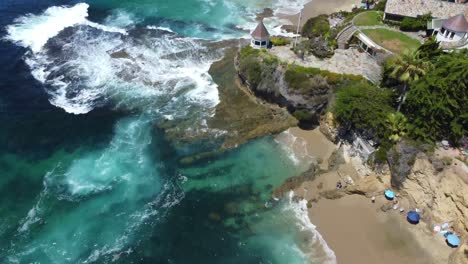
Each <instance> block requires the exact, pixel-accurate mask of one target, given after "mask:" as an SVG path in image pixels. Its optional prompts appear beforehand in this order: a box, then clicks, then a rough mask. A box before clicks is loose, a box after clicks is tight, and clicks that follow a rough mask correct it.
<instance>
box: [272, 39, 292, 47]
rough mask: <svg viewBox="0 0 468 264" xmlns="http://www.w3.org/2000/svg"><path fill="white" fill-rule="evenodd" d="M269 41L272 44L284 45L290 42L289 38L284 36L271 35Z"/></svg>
mask: <svg viewBox="0 0 468 264" xmlns="http://www.w3.org/2000/svg"><path fill="white" fill-rule="evenodd" d="M270 42H271V44H272V45H273V46H285V45H288V44H289V43H291V40H290V39H288V38H284V37H272V38H271V39H270Z"/></svg>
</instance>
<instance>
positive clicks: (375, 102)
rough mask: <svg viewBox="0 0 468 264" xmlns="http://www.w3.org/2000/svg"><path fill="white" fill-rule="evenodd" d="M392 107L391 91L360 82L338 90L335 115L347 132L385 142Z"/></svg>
mask: <svg viewBox="0 0 468 264" xmlns="http://www.w3.org/2000/svg"><path fill="white" fill-rule="evenodd" d="M391 104H392V93H391V91H389V90H386V89H382V88H378V87H376V86H373V85H371V84H369V83H368V82H359V83H354V84H352V85H350V86H348V87H345V88H341V89H339V90H338V92H337V94H336V103H335V106H334V109H333V112H334V114H335V117H336V120H337V121H338V122H339V123H340V125H341V126H342V127H343V128H345V129H347V130H355V131H357V132H358V133H361V134H363V135H364V136H367V137H373V138H375V139H377V140H382V139H385V134H386V130H387V129H386V120H387V117H388V115H389V114H390V113H392V112H394V109H393V108H392V106H391Z"/></svg>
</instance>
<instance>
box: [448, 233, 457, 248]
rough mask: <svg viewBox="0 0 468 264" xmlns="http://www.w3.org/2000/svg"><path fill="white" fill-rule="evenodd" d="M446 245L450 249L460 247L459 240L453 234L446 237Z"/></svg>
mask: <svg viewBox="0 0 468 264" xmlns="http://www.w3.org/2000/svg"><path fill="white" fill-rule="evenodd" d="M447 244H449V246H451V247H458V246H459V245H460V238H459V237H457V236H456V235H454V234H449V235H448V236H447Z"/></svg>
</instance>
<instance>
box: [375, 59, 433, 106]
mask: <svg viewBox="0 0 468 264" xmlns="http://www.w3.org/2000/svg"><path fill="white" fill-rule="evenodd" d="M431 67H432V65H431V63H430V62H428V61H426V60H424V59H421V58H420V56H419V53H418V52H407V51H406V52H404V53H403V54H401V55H400V56H397V57H393V58H391V59H390V60H388V61H387V62H386V64H385V69H384V70H385V72H386V73H388V76H389V77H391V78H394V79H398V81H400V82H401V83H403V90H402V92H401V96H400V103H399V104H398V109H397V111H398V112H399V111H400V108H401V106H402V105H403V104H404V103H405V100H406V92H407V90H408V85H409V84H411V83H412V82H414V81H417V80H419V79H420V78H421V77H422V76H424V75H425V74H426V73H427V71H428V70H430V69H431Z"/></svg>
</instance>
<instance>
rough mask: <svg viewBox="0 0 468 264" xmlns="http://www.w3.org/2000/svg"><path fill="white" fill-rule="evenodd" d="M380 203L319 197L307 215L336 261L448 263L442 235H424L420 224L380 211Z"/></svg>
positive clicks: (352, 263)
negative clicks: (332, 252)
mask: <svg viewBox="0 0 468 264" xmlns="http://www.w3.org/2000/svg"><path fill="white" fill-rule="evenodd" d="M382 203H383V201H378V202H376V203H375V204H373V203H371V201H370V199H368V198H365V197H363V196H360V195H349V196H345V197H343V198H341V199H338V200H327V199H321V200H320V201H319V202H318V203H316V204H313V205H312V208H311V209H310V210H309V217H310V219H311V221H312V223H314V224H315V225H316V226H317V230H318V231H319V232H320V233H321V234H322V236H323V238H324V239H325V240H326V241H327V243H328V245H329V246H330V248H331V249H332V250H334V252H335V255H336V256H337V262H338V263H339V264H358V263H363V264H364V263H380V264H394V263H414V264H437V263H447V260H448V256H449V254H450V248H449V247H448V246H447V245H446V244H445V242H444V239H443V237H442V236H441V235H439V236H432V235H429V234H426V233H425V230H423V229H424V224H423V223H420V224H419V225H418V226H415V225H411V224H409V223H408V222H407V221H406V220H405V215H406V214H400V213H399V212H397V211H389V212H385V213H384V212H382V211H381V210H380V206H379V205H381V204H382Z"/></svg>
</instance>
